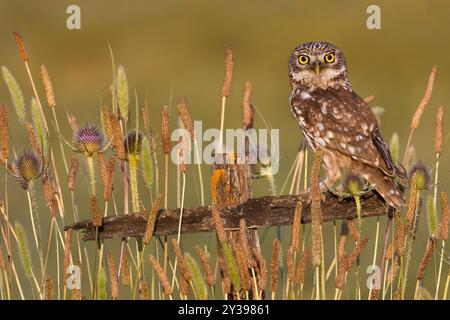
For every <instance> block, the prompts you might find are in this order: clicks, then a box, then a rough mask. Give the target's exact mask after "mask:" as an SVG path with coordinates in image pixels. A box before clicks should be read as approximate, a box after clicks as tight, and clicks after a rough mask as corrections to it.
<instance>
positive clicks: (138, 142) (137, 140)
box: [123, 129, 144, 157]
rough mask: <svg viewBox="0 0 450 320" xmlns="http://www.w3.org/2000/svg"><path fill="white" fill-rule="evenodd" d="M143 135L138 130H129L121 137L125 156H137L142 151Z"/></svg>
mask: <svg viewBox="0 0 450 320" xmlns="http://www.w3.org/2000/svg"><path fill="white" fill-rule="evenodd" d="M143 138H144V137H143V135H142V133H141V132H140V131H136V130H134V129H133V130H130V131H129V132H128V134H127V136H126V137H125V139H123V147H124V149H125V153H126V154H127V156H128V157H129V156H139V155H140V154H141V151H142V140H143Z"/></svg>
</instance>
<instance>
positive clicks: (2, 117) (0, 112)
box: [0, 104, 9, 162]
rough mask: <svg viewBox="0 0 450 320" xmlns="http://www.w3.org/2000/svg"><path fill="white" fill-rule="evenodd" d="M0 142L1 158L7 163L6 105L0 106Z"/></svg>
mask: <svg viewBox="0 0 450 320" xmlns="http://www.w3.org/2000/svg"><path fill="white" fill-rule="evenodd" d="M0 142H1V143H2V150H1V157H2V160H3V161H5V162H7V160H8V158H9V143H8V107H7V106H6V104H1V105H0Z"/></svg>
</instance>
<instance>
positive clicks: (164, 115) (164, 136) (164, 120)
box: [161, 106, 170, 155]
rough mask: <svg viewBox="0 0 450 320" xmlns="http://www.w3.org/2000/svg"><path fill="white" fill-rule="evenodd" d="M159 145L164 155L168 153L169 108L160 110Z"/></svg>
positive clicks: (164, 107) (165, 107)
mask: <svg viewBox="0 0 450 320" xmlns="http://www.w3.org/2000/svg"><path fill="white" fill-rule="evenodd" d="M161 144H162V150H163V153H164V154H165V155H168V154H169V152H170V133H169V107H168V106H163V107H162V108H161Z"/></svg>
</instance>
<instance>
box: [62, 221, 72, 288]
mask: <svg viewBox="0 0 450 320" xmlns="http://www.w3.org/2000/svg"><path fill="white" fill-rule="evenodd" d="M71 248H72V229H68V230H67V231H66V237H65V240H64V277H63V279H64V285H65V284H66V282H67V278H68V277H69V273H68V272H67V269H68V268H69V266H70V255H71Z"/></svg>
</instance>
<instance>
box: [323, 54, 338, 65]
mask: <svg viewBox="0 0 450 320" xmlns="http://www.w3.org/2000/svg"><path fill="white" fill-rule="evenodd" d="M334 59H336V57H335V55H334V54H333V53H327V54H326V55H325V61H326V62H328V63H333V62H334Z"/></svg>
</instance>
